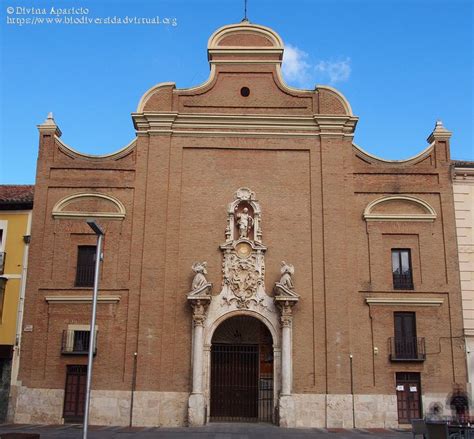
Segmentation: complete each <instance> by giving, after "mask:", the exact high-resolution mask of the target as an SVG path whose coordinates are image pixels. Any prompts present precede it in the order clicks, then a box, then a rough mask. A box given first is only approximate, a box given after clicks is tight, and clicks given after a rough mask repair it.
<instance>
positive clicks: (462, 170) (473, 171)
mask: <svg viewBox="0 0 474 439" xmlns="http://www.w3.org/2000/svg"><path fill="white" fill-rule="evenodd" d="M453 179H454V180H456V181H463V180H464V179H468V180H472V179H474V168H471V167H462V166H455V167H454V176H453Z"/></svg>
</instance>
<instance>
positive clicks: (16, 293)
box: [0, 185, 34, 422]
mask: <svg viewBox="0 0 474 439" xmlns="http://www.w3.org/2000/svg"><path fill="white" fill-rule="evenodd" d="M33 191H34V186H29V185H28V186H27V185H22V186H19V185H0V422H2V421H4V420H5V419H6V416H7V407H8V397H9V393H10V384H11V383H12V382H16V379H17V376H18V363H19V356H20V349H19V348H20V336H21V329H20V328H21V320H22V314H23V301H24V295H25V281H26V273H27V268H28V243H29V241H30V229H31V210H32V208H33Z"/></svg>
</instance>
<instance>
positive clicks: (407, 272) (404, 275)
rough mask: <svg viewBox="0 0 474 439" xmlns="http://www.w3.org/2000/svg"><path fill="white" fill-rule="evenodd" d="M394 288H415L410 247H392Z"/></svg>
mask: <svg viewBox="0 0 474 439" xmlns="http://www.w3.org/2000/svg"><path fill="white" fill-rule="evenodd" d="M392 276H393V289H395V290H413V273H412V269H411V252H410V249H404V248H401V249H400V248H395V249H392Z"/></svg>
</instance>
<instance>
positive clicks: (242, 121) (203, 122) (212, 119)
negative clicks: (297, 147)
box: [132, 112, 358, 136]
mask: <svg viewBox="0 0 474 439" xmlns="http://www.w3.org/2000/svg"><path fill="white" fill-rule="evenodd" d="M132 117H133V120H134V124H135V128H136V130H137V135H143V133H144V132H145V133H150V134H173V135H176V134H177V135H193V134H196V135H201V134H211V135H221V136H227V135H236V134H237V133H238V134H239V135H252V136H253V135H260V136H262V135H263V136H272V135H279V136H281V135H289V136H292V135H297V136H320V135H347V134H351V135H352V133H353V132H354V128H355V125H356V123H357V120H358V118H357V117H354V116H347V115H324V114H318V115H310V116H287V115H271V116H270V115H258V114H253V115H231V114H229V115H227V114H211V113H206V114H189V113H187V114H180V113H176V112H170V113H156V112H145V113H133V114H132ZM227 130H229V131H227ZM236 130H238V131H237V132H236Z"/></svg>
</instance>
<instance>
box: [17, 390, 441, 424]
mask: <svg viewBox="0 0 474 439" xmlns="http://www.w3.org/2000/svg"><path fill="white" fill-rule="evenodd" d="M11 396H12V397H11V407H10V413H11V414H12V416H11V418H10V419H11V420H12V421H14V422H15V423H19V424H61V423H63V422H64V420H63V404H64V390H62V389H30V388H27V387H23V386H13V387H12V392H11ZM434 402H438V403H440V405H441V406H442V407H443V408H444V409H445V410H446V408H445V407H446V405H445V402H446V395H445V394H439V395H438V394H426V395H423V412H424V413H427V412H428V410H429V407H430V405H431V404H432V403H434ZM205 404H206V401H205V398H204V396H203V395H197V394H196V395H192V394H191V395H190V394H189V393H187V392H142V391H137V392H135V393H134V401H133V416H132V425H133V426H140V427H183V426H186V425H190V426H199V425H204V424H205V423H206V419H205V416H206V410H205ZM130 407H131V392H127V391H112V390H93V391H92V394H91V412H90V423H91V424H95V425H117V426H127V425H129V424H130ZM278 411H279V420H280V421H279V425H280V426H281V427H287V428H354V427H355V428H396V427H398V426H399V424H398V413H397V397H396V395H354V398H353V397H352V395H349V394H345V395H324V394H293V395H289V396H282V397H280V400H279V401H278ZM444 414H446V415H448V414H449V412H445V413H444Z"/></svg>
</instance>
